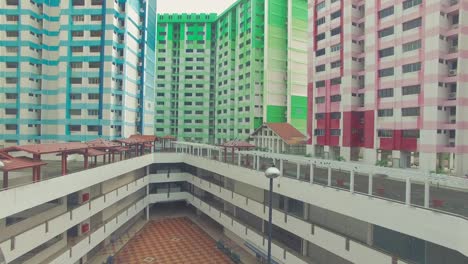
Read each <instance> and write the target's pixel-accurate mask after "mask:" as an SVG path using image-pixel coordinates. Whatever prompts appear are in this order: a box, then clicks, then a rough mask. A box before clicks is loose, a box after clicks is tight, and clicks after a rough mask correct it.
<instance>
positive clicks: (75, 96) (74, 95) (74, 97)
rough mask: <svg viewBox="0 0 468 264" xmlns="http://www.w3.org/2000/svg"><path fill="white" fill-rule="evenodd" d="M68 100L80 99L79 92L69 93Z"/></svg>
mask: <svg viewBox="0 0 468 264" xmlns="http://www.w3.org/2000/svg"><path fill="white" fill-rule="evenodd" d="M70 100H81V94H79V93H72V94H70Z"/></svg>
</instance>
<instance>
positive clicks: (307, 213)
mask: <svg viewBox="0 0 468 264" xmlns="http://www.w3.org/2000/svg"><path fill="white" fill-rule="evenodd" d="M302 218H304V220H306V221H307V220H308V219H309V204H308V203H304V214H303V215H302Z"/></svg>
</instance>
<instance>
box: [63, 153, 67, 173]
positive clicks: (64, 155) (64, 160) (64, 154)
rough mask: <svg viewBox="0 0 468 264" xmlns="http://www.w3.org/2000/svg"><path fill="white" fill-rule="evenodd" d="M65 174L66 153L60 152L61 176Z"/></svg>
mask: <svg viewBox="0 0 468 264" xmlns="http://www.w3.org/2000/svg"><path fill="white" fill-rule="evenodd" d="M64 175H67V153H65V152H62V176H64Z"/></svg>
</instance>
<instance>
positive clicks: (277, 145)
mask: <svg viewBox="0 0 468 264" xmlns="http://www.w3.org/2000/svg"><path fill="white" fill-rule="evenodd" d="M276 152H277V153H281V151H280V140H279V139H277V140H276Z"/></svg>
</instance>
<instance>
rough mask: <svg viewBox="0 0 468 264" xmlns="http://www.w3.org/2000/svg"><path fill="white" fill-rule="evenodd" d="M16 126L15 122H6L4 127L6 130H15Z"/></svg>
mask: <svg viewBox="0 0 468 264" xmlns="http://www.w3.org/2000/svg"><path fill="white" fill-rule="evenodd" d="M17 128H18V125H16V124H6V125H5V129H6V130H16V129H17Z"/></svg>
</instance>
